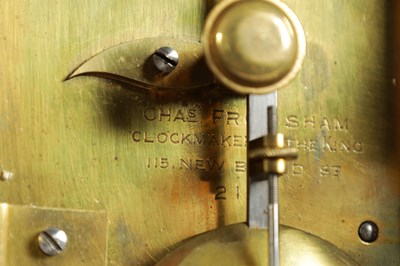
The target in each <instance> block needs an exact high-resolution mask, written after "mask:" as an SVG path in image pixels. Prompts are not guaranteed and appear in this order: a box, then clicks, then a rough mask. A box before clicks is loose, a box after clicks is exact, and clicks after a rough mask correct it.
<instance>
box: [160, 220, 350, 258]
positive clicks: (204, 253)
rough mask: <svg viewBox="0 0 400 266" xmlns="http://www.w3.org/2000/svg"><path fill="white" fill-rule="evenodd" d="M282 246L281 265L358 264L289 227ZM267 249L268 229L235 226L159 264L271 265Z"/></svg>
mask: <svg viewBox="0 0 400 266" xmlns="http://www.w3.org/2000/svg"><path fill="white" fill-rule="evenodd" d="M280 247H281V252H280V253H281V263H280V265H282V266H306V265H307V266H309V265H316V266H317V265H318V266H334V265H335V266H336V265H337V266H345V265H357V263H356V262H355V261H354V260H353V259H352V258H351V257H350V256H349V255H347V254H346V253H344V252H343V251H341V250H339V249H338V248H337V247H335V246H333V245H332V244H330V243H328V242H326V241H324V240H322V239H321V238H318V237H316V236H313V235H310V234H307V233H305V232H303V231H300V230H297V229H294V228H291V227H287V226H282V227H281V228H280ZM267 250H268V230H262V229H249V228H248V227H247V226H246V225H245V224H235V225H231V226H227V227H224V228H220V229H217V230H215V231H212V232H208V233H205V234H202V235H200V236H198V237H195V238H194V239H191V240H189V241H187V242H186V243H185V244H183V245H182V246H181V247H179V248H178V249H177V250H175V251H174V252H172V253H171V254H169V255H168V256H167V257H166V258H165V259H163V260H162V261H161V262H160V263H158V264H157V265H158V266H161V265H163V266H175V265H180V266H184V265H188V266H189V265H190V266H192V265H193V266H194V265H199V266H200V265H201V266H202V265H219V266H236V265H237V266H244V265H268V252H266V251H267Z"/></svg>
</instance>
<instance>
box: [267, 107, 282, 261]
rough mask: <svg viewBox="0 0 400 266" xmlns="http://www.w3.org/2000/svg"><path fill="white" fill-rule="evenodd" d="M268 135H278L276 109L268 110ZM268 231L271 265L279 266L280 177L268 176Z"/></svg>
mask: <svg viewBox="0 0 400 266" xmlns="http://www.w3.org/2000/svg"><path fill="white" fill-rule="evenodd" d="M267 119H268V120H267V125H268V126H267V127H268V128H267V129H268V134H272V135H276V134H277V129H276V128H277V118H276V107H275V106H269V107H268V109H267ZM268 195H269V206H268V230H269V265H270V266H278V265H279V201H278V200H279V199H278V175H277V174H274V173H270V174H268Z"/></svg>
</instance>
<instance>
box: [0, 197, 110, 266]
mask: <svg viewBox="0 0 400 266" xmlns="http://www.w3.org/2000/svg"><path fill="white" fill-rule="evenodd" d="M0 226H1V227H0V265H4V266H5V265H7V266H21V265H32V266H36V265H37V266H47V265H49V266H50V265H60V266H63V265H65V266H70V265H89V266H90V265H93V266H101V265H104V266H105V265H106V263H107V215H106V212H105V211H76V210H74V211H72V210H68V209H44V208H37V207H33V206H16V205H9V204H6V203H1V204H0ZM48 227H57V228H60V229H62V230H63V231H64V232H65V233H66V234H67V236H68V245H67V248H66V249H65V250H64V252H63V253H61V254H59V255H57V256H54V257H49V256H46V255H45V254H44V253H42V251H41V250H40V249H39V245H38V242H37V241H38V235H39V233H40V232H42V231H43V230H45V229H47V228H48Z"/></svg>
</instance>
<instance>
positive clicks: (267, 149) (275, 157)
mask: <svg viewBox="0 0 400 266" xmlns="http://www.w3.org/2000/svg"><path fill="white" fill-rule="evenodd" d="M297 153H298V150H297V149H295V148H289V147H286V145H285V138H284V136H283V134H280V133H278V134H275V135H271V134H268V135H266V136H264V137H261V138H258V139H255V140H253V141H251V142H250V145H249V153H248V156H249V161H250V165H251V167H250V175H251V176H262V175H261V174H265V173H267V174H278V175H281V174H284V173H285V172H286V169H287V162H288V161H289V160H294V159H296V158H297Z"/></svg>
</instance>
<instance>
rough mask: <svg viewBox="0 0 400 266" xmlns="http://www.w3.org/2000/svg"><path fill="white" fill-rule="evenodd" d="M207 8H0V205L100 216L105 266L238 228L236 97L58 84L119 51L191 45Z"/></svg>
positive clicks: (239, 118) (83, 80) (84, 79)
mask: <svg viewBox="0 0 400 266" xmlns="http://www.w3.org/2000/svg"><path fill="white" fill-rule="evenodd" d="M209 7H210V6H209V5H207V4H206V3H205V2H204V1H187V0H180V1H161V0H157V1H139V0H138V1H132V0H129V1H124V0H114V1H112V0H111V1H110V0H107V1H98V0H95V1H94V0H93V1H91V0H86V1H46V4H44V3H43V2H41V1H28V0H17V1H15V0H9V1H1V2H0V28H1V31H0V46H1V50H0V58H1V61H2V67H1V68H0V143H1V145H0V166H1V168H2V169H0V172H1V171H2V170H7V171H10V172H13V173H14V175H13V178H12V179H11V180H8V181H1V180H0V202H6V203H10V204H17V205H35V206H39V207H46V208H66V209H81V210H102V211H106V212H107V217H108V243H107V261H108V264H107V265H110V266H111V265H153V264H154V263H155V262H156V261H158V260H159V259H161V258H162V257H163V256H164V255H165V254H167V253H168V252H169V251H170V250H172V249H173V248H174V247H176V245H177V244H178V243H179V242H180V241H182V240H183V239H186V238H188V237H191V236H193V235H196V234H199V233H202V232H205V231H207V230H212V229H215V228H216V227H218V226H223V225H226V224H232V223H238V222H242V221H244V220H245V219H246V186H245V184H246V172H245V161H246V99H245V98H244V97H237V96H229V95H226V96H213V93H212V92H211V93H209V92H208V91H207V90H205V91H204V92H203V91H200V93H197V94H194V95H184V94H182V93H180V92H178V93H175V94H170V95H168V96H165V97H164V96H163V97H160V96H158V95H155V94H153V93H149V94H143V93H140V94H139V93H136V89H137V88H135V87H134V86H129V85H127V84H125V83H120V82H118V81H115V80H111V79H105V78H99V77H95V76H80V77H76V78H73V79H69V80H67V81H65V78H66V77H67V76H68V75H69V74H70V73H71V71H73V70H74V69H76V68H77V67H78V66H80V65H82V64H83V63H84V62H85V61H86V60H88V59H89V58H91V57H93V56H101V52H102V51H104V52H103V53H106V52H107V51H105V50H107V49H110V48H112V47H117V45H120V44H121V43H127V42H130V41H132V40H138V39H143V38H151V37H157V36H165V37H167V36H170V37H174V38H176V39H182V40H186V41H187V40H189V41H193V42H198V41H199V40H200V32H201V28H202V25H203V19H204V17H205V15H206V13H207V11H208V9H209ZM166 45H168V44H166ZM93 59H94V58H93ZM35 222H44V223H45V221H35ZM24 230H29V228H27V229H25V228H22V227H21V228H20V230H19V231H18V232H20V233H21V234H23V233H24ZM0 231H1V229H0ZM14 236H15V238H18V237H19V235H14ZM21 241H22V240H21ZM93 252H99V256H100V253H102V252H103V251H102V250H95V251H93ZM28 255H29V254H28ZM25 265H29V264H25ZM70 265H74V264H70Z"/></svg>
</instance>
